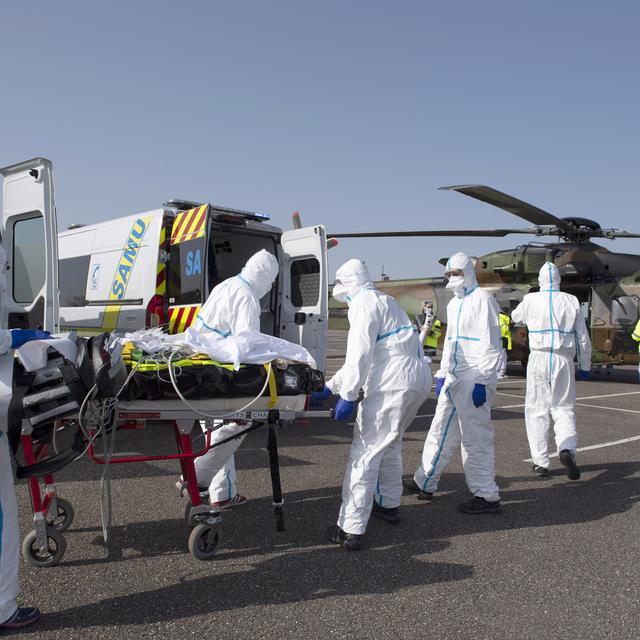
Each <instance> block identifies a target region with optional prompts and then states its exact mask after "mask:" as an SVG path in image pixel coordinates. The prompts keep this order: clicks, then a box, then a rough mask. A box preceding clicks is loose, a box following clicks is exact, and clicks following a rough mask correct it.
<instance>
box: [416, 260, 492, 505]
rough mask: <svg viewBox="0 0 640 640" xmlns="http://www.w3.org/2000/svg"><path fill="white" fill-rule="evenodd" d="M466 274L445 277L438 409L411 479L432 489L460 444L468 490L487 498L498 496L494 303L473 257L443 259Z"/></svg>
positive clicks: (423, 488) (421, 485)
mask: <svg viewBox="0 0 640 640" xmlns="http://www.w3.org/2000/svg"><path fill="white" fill-rule="evenodd" d="M451 270H461V271H462V272H463V274H464V275H460V276H452V277H450V278H449V282H448V284H447V288H449V289H453V291H454V293H455V296H454V297H453V299H452V300H451V301H450V302H449V304H448V305H447V335H446V338H445V341H444V349H443V352H442V361H441V363H440V370H439V371H438V372H437V373H436V378H444V386H443V387H442V390H441V392H440V395H439V396H438V404H437V406H436V412H435V415H434V417H433V421H432V422H431V427H430V429H429V432H428V434H427V439H426V441H425V443H424V449H423V451H422V463H421V465H420V466H419V467H418V469H417V471H416V473H415V475H414V478H413V479H414V481H415V483H416V484H417V485H418V487H419V488H420V489H421V490H422V491H426V492H429V493H433V492H434V491H435V490H436V489H437V487H438V480H439V479H440V476H441V475H442V473H443V471H444V470H445V469H446V467H447V465H448V464H449V462H450V461H451V458H452V457H453V454H454V452H455V451H456V449H457V447H458V445H459V444H461V449H462V465H463V467H464V474H465V478H466V481H467V486H468V487H469V489H470V491H471V493H473V495H474V497H479V498H484V500H486V501H488V502H496V501H498V500H499V499H500V495H499V492H498V486H497V485H496V482H495V461H494V448H493V424H492V422H491V403H492V401H493V398H494V397H495V390H496V381H497V380H496V379H497V374H496V368H497V365H498V360H499V358H500V352H501V350H502V339H501V335H500V325H499V322H498V313H499V311H500V309H499V307H498V303H497V302H496V300H495V299H494V298H493V296H492V295H491V294H490V293H488V292H487V291H485V290H483V289H482V288H480V287H479V286H478V282H477V280H476V275H475V272H474V268H473V263H472V262H471V260H470V259H469V258H468V257H467V256H466V255H465V254H464V253H456V254H454V255H453V256H451V258H449V261H448V262H447V271H451ZM476 385H485V391H486V402H485V403H484V404H482V405H481V406H479V407H476V406H475V404H474V402H473V399H472V395H473V393H474V387H475V386H476Z"/></svg>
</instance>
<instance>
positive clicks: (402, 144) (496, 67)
mask: <svg viewBox="0 0 640 640" xmlns="http://www.w3.org/2000/svg"><path fill="white" fill-rule="evenodd" d="M0 24H1V32H0V52H1V54H2V61H3V64H2V87H3V90H2V98H1V100H0V113H1V114H2V120H1V135H0V165H6V164H11V163H13V162H17V161H19V160H23V159H26V158H29V157H32V156H36V155H43V156H46V157H48V158H50V159H51V160H52V161H53V163H54V166H55V170H56V179H57V182H56V188H57V202H58V215H59V222H60V227H61V228H63V227H65V226H66V225H68V224H69V223H71V222H95V221H99V220H105V219H108V218H112V217H118V216H121V215H126V214H129V213H135V212H138V211H143V210H147V209H152V208H155V207H157V206H158V205H159V204H160V203H161V202H162V201H163V200H165V199H167V198H170V197H182V198H187V199H195V200H197V199H201V200H204V201H210V202H215V203H218V204H224V205H228V206H232V207H237V208H243V209H251V210H257V211H264V212H269V213H271V214H272V215H273V221H274V223H275V224H277V225H278V226H281V227H285V228H289V227H290V213H291V212H292V211H293V210H295V209H299V210H300V211H301V213H302V216H303V221H304V222H305V223H324V224H325V225H326V226H327V228H328V229H329V231H336V232H337V231H350V230H378V229H416V228H427V229H428V228H441V227H458V228H465V227H466V228H469V227H470V228H482V227H518V226H519V225H520V223H519V221H518V220H517V219H516V218H513V217H512V216H510V215H509V214H507V213H505V212H502V211H500V210H497V209H494V208H492V207H490V206H488V205H484V204H482V203H479V202H475V201H473V200H471V199H468V198H465V197H463V196H461V195H458V194H455V193H446V192H439V191H437V187H438V186H441V185H449V184H461V183H472V182H473V183H476V182H478V183H484V184H489V185H492V186H494V187H496V188H498V189H500V190H503V191H506V192H508V193H511V194H513V195H515V196H518V197H520V198H522V199H524V200H527V201H529V202H531V203H533V204H536V205H538V206H540V207H541V208H543V209H546V210H548V211H550V212H552V213H555V214H557V215H560V216H570V215H578V216H585V217H591V218H594V219H596V220H598V221H599V222H600V223H601V224H602V225H603V226H615V227H620V228H623V229H626V230H628V231H636V232H638V231H640V215H639V213H638V212H639V211H640V207H639V205H638V196H637V185H638V168H639V158H640V135H639V134H640V86H639V85H640V80H639V79H640V72H639V70H638V63H639V61H640V38H639V37H638V25H639V24H640V3H638V2H634V1H631V0H627V1H612V2H594V1H591V0H569V1H562V2H558V1H557V0H556V1H548V0H542V1H540V0H536V1H535V2H534V1H530V2H524V1H521V2H514V1H513V0H508V1H507V0H504V1H493V0H487V1H484V2H478V1H477V0H469V1H464V2H463V1H457V0H451V1H449V2H435V1H427V0H424V1H401V0H399V1H396V2H391V1H388V2H379V1H375V0H368V1H357V2H356V1H348V2H346V1H344V0H343V1H340V2H338V1H333V0H331V1H326V0H322V1H312V0H296V1H286V2H285V1H270V2H266V1H251V2H239V1H238V2H231V1H229V2H193V1H189V0H184V1H182V2H180V3H177V2H171V3H168V2H158V1H154V2H142V1H136V2H119V1H114V0H111V1H110V2H103V3H95V2H85V3H81V2H73V3H71V2H63V1H57V2H40V1H34V0H30V1H29V2H22V3H16V2H14V3H11V4H9V3H7V4H5V5H4V6H3V9H2V15H1V23H0ZM522 224H523V225H526V224H527V223H524V222H523V223H522ZM526 239H527V237H526V236H515V237H512V238H505V239H486V240H460V239H453V238H452V239H437V240H436V239H431V240H425V239H409V240H384V241H365V240H353V241H347V240H345V241H343V242H342V243H341V245H340V247H338V248H337V249H334V250H332V252H331V263H332V274H331V275H332V277H333V270H335V267H336V266H338V265H339V264H340V263H341V262H342V261H344V260H346V259H348V258H350V257H361V258H363V259H364V260H366V262H367V263H368V265H369V266H370V269H371V271H372V273H373V274H375V275H379V273H380V270H381V267H382V264H384V267H385V270H386V271H387V273H389V275H390V276H391V277H392V278H400V277H418V276H426V275H437V274H439V273H441V270H442V269H441V267H440V265H438V264H436V260H437V259H438V258H439V257H441V256H444V255H448V254H450V253H452V252H454V251H456V250H459V249H462V250H465V251H467V252H468V253H470V254H475V255H480V254H483V253H486V252H489V251H491V250H493V249H499V248H509V247H513V246H515V245H516V244H519V243H521V242H523V241H525V240H526ZM602 243H603V244H605V246H607V247H609V248H611V249H614V248H615V249H616V250H618V251H626V252H638V253H640V241H638V240H617V241H615V242H610V241H602Z"/></svg>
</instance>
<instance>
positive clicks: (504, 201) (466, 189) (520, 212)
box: [440, 184, 574, 232]
mask: <svg viewBox="0 0 640 640" xmlns="http://www.w3.org/2000/svg"><path fill="white" fill-rule="evenodd" d="M440 189H441V190H443V191H457V192H458V193H462V194H464V195H465V196H470V197H471V198H475V199H476V200H480V201H481V202H486V203H487V204H491V205H493V206H494V207H498V208H499V209H503V210H504V211H508V212H509V213H512V214H513V215H514V216H518V217H519V218H522V219H524V220H527V221H528V222H531V223H533V224H542V225H553V226H555V227H558V229H560V230H561V231H566V232H572V231H573V230H574V229H573V227H572V226H571V225H570V224H569V223H567V222H565V221H564V220H562V219H561V218H558V217H557V216H554V215H553V214H551V213H548V212H547V211H543V210H542V209H539V208H538V207H535V206H534V205H532V204H529V203H528V202H525V201H524V200H519V199H518V198H514V197H513V196H510V195H509V194H508V193H502V191H498V190H497V189H494V188H492V187H487V186H485V185H482V184H462V185H453V186H451V187H440Z"/></svg>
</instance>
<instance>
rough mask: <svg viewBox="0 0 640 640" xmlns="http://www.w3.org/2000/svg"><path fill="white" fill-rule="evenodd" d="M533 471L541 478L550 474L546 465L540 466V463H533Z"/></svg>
mask: <svg viewBox="0 0 640 640" xmlns="http://www.w3.org/2000/svg"><path fill="white" fill-rule="evenodd" d="M533 473H535V474H536V475H537V476H540V477H541V478H548V477H549V476H550V475H551V474H550V473H549V469H547V467H541V466H540V465H537V464H534V465H533Z"/></svg>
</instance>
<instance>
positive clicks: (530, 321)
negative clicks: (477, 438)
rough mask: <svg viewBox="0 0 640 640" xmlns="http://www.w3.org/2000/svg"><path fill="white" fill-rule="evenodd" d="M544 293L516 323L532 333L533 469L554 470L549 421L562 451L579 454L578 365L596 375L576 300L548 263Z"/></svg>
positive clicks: (542, 278)
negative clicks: (575, 365)
mask: <svg viewBox="0 0 640 640" xmlns="http://www.w3.org/2000/svg"><path fill="white" fill-rule="evenodd" d="M538 282H539V283H540V291H539V292H537V293H528V294H527V295H526V296H525V297H524V298H523V300H522V302H521V303H520V304H519V305H518V306H517V307H516V308H515V309H514V311H513V313H512V314H511V318H512V320H513V321H514V322H519V323H524V324H526V325H527V328H528V331H529V348H530V349H531V354H530V356H529V364H528V365H527V395H526V401H525V421H526V425H527V437H528V439H529V447H530V449H531V457H532V459H533V463H534V464H535V465H537V466H539V467H543V468H545V469H546V468H548V466H549V455H548V453H547V439H548V436H549V424H550V420H549V418H550V417H551V418H553V423H554V431H555V436H556V445H557V447H558V451H562V450H564V449H567V450H569V451H570V452H571V453H572V454H573V455H574V456H575V451H576V444H577V438H576V418H575V404H576V384H575V372H574V365H573V360H574V357H575V356H576V350H577V357H578V366H579V368H580V370H582V371H585V372H587V371H589V370H590V369H591V340H590V339H589V334H588V332H587V326H586V323H585V321H584V318H583V316H582V313H581V311H580V303H579V302H578V299H577V298H576V297H575V296H572V295H571V294H569V293H564V292H562V291H560V272H559V271H558V268H557V267H556V266H555V265H554V264H553V263H551V262H547V263H545V264H544V265H543V266H542V268H541V269H540V274H539V277H538Z"/></svg>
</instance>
